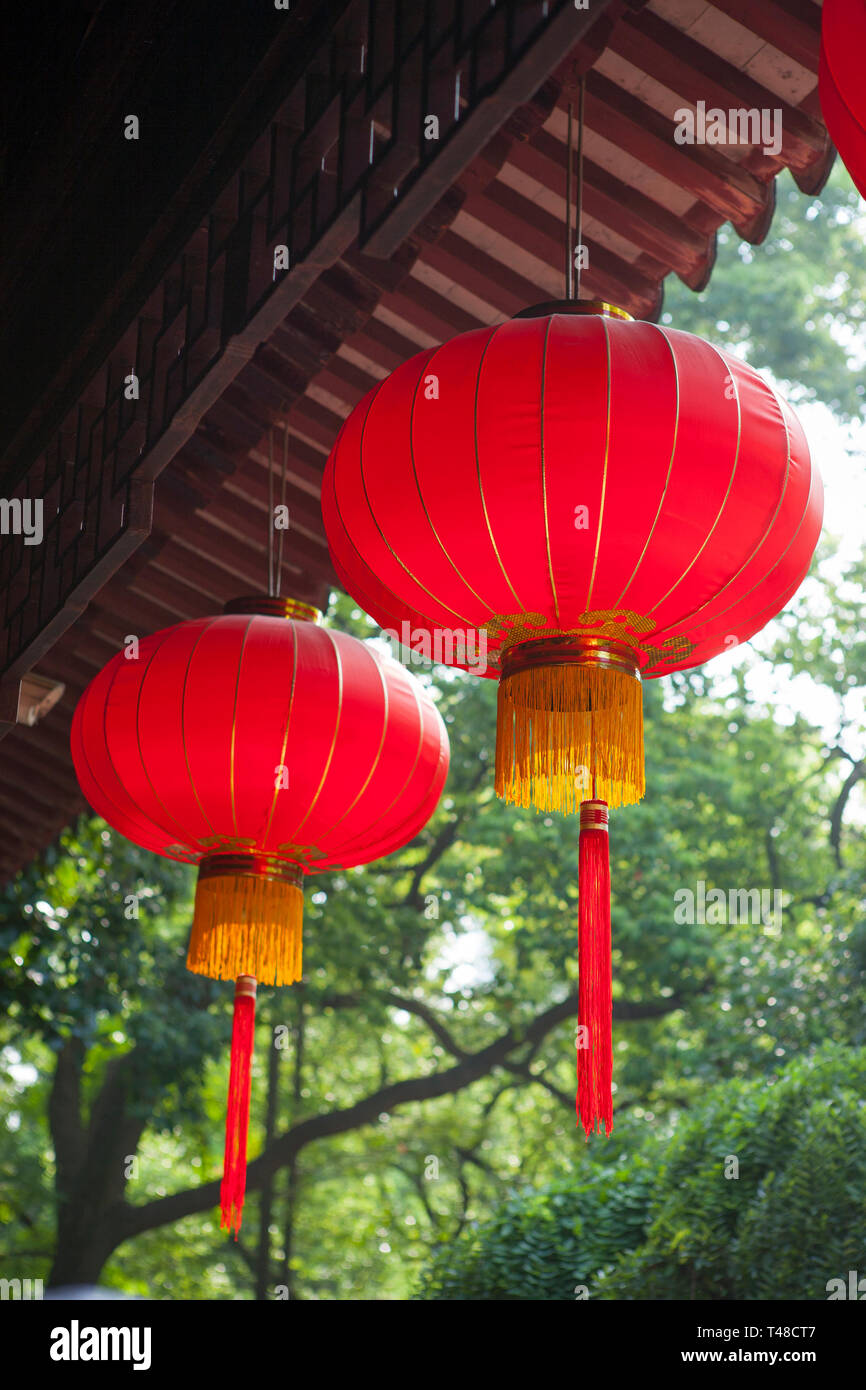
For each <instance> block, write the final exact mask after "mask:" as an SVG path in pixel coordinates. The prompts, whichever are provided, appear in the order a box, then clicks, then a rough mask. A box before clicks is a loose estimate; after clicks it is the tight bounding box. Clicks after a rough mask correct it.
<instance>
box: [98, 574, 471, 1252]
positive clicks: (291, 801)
mask: <svg viewBox="0 0 866 1390" xmlns="http://www.w3.org/2000/svg"><path fill="white" fill-rule="evenodd" d="M318 618H319V614H318V613H317V611H316V610H315V609H314V608H310V607H309V606H307V605H303V604H298V603H295V602H294V601H292V600H290V599H279V598H274V597H270V598H256V599H241V600H237V601H235V602H233V603H231V604H229V605H228V607H227V610H226V613H225V614H224V615H223V616H221V617H214V618H208V619H199V620H197V621H195V622H188V623H178V624H177V626H175V627H170V628H166V629H165V630H164V631H162V632H157V633H155V634H154V635H153V636H152V637H147V638H145V639H144V640H143V641H142V642H141V643H140V644H139V646H138V649H137V651H136V652H135V653H134V655H132V656H131V655H130V652H129V651H123V652H119V653H118V654H117V656H115V657H114V658H113V660H112V661H110V662H109V663H108V665H107V666H106V667H105V668H104V670H102V671H101V672H100V673H99V675H98V676H96V677H95V678H94V680H93V681H91V683H90V685H89V686H88V687H87V689H86V690H85V692H84V694H83V695H82V697H81V699H80V701H79V703H78V706H77V708H76V711H75V717H74V719H73V724H72V757H73V761H74V763H75V770H76V772H77V774H78V779H79V782H80V783H81V787H82V790H83V791H84V794H85V796H86V797H87V799H88V801H89V802H90V804H91V806H92V807H93V809H94V810H95V811H96V812H98V814H99V815H101V816H103V817H104V819H105V820H106V821H108V823H109V825H112V826H114V828H115V829H116V830H119V831H120V832H121V834H123V835H126V836H127V838H128V839H130V840H133V841H134V842H135V843H136V844H139V845H142V846H143V847H144V848H145V849H150V850H153V851H154V852H155V853H156V854H162V855H164V856H165V857H166V858H169V859H177V860H183V861H186V862H192V863H197V864H198V866H199V872H198V884H197V887H196V898H195V915H194V918H193V924H192V932H191V936H190V945H189V953H188V957H187V965H188V967H189V969H190V970H192V971H195V972H196V973H197V974H200V975H208V976H210V977H211V978H213V979H220V980H229V979H231V980H235V981H236V982H237V985H236V995H235V1019H234V1032H233V1037H232V1068H231V1079H230V1083H229V1106H228V1119H227V1128H226V1158H225V1174H224V1179H223V1194H222V1209H223V1224H224V1225H229V1226H234V1227H235V1229H236V1230H237V1228H239V1227H240V1222H241V1211H242V1207H243V1192H244V1181H245V1172H246V1131H247V1117H248V1113H249V1091H250V1059H251V1055H252V1040H253V1020H254V1010H255V995H256V982H257V981H261V982H263V983H265V984H277V985H283V984H291V983H293V982H294V981H296V980H299V979H300V978H301V918H302V910H303V893H302V885H303V880H304V876H305V875H306V874H315V873H323V872H325V871H326V870H329V869H336V868H341V869H345V868H350V867H352V866H353V865H357V864H365V863H368V862H369V861H370V860H373V859H378V858H380V857H382V856H383V855H386V854H390V853H391V852H392V851H393V850H395V849H398V848H400V846H401V845H404V844H406V843H407V842H408V841H409V840H411V839H412V838H413V837H414V836H415V835H416V834H417V833H418V831H419V830H420V829H421V828H422V827H423V826H424V825H425V824H426V822H427V821H428V820H429V818H430V816H431V815H432V813H433V811H434V809H435V807H436V804H437V802H438V800H439V795H440V792H441V790H442V787H443V785H444V782H445V778H446V776H447V772H448V736H447V734H446V732H445V726H444V724H443V723H442V719H441V718H440V716H439V713H438V710H437V709H436V706H435V705H434V703H433V701H432V700H431V699H430V698H429V696H428V695H427V694H426V693H425V691H424V690H423V689H422V687H421V686H420V685H419V684H418V682H417V681H416V680H415V679H414V677H413V676H411V675H410V674H409V673H408V671H406V670H404V668H403V667H402V666H400V665H399V663H397V662H396V661H393V660H392V659H391V658H390V657H387V656H381V655H379V654H378V653H376V652H375V651H374V650H373V648H371V647H370V646H368V645H366V644H365V643H363V642H359V641H358V640H357V639H356V638H354V637H349V636H347V635H346V634H345V633H341V632H333V631H331V630H330V629H328V628H324V627H319V626H318V625H317V623H318Z"/></svg>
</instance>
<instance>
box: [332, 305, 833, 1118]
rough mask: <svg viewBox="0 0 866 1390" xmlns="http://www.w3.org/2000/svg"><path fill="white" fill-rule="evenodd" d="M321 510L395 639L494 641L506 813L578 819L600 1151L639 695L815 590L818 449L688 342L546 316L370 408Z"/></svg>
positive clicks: (345, 577) (395, 383)
mask: <svg viewBox="0 0 866 1390" xmlns="http://www.w3.org/2000/svg"><path fill="white" fill-rule="evenodd" d="M322 508H323V513H324V517H325V525H326V529H327V534H328V540H329V544H330V547H331V554H332V558H333V561H334V565H335V567H336V570H337V573H338V575H339V576H340V578H341V580H342V582H343V584H344V585H345V587H346V588H347V590H348V591H349V593H351V594H352V595H353V596H354V597H355V598H356V599H357V601H358V602H359V603H361V604H362V605H363V606H364V608H365V609H366V610H367V612H368V613H370V614H371V616H372V617H374V618H375V619H376V620H377V622H379V623H380V624H381V625H382V626H383V627H384V628H386V629H389V630H393V631H395V632H396V633H397V634H398V635H401V634H402V636H403V638H404V640H406V641H407V642H408V643H409V644H410V645H412V644H416V643H417V641H418V639H419V637H425V638H426V639H427V649H428V650H431V649H435V646H436V638H437V636H438V638H439V649H440V651H441V650H442V649H443V647H444V648H445V649H446V650H450V651H452V652H454V651H455V650H456V653H457V659H456V660H454V661H453V664H455V665H460V666H463V667H464V668H465V669H473V667H472V665H471V663H470V662H469V661H467V660H466V659H465V656H466V653H467V652H469V651H472V652H474V653H476V654H481V653H483V652H484V646H485V643H486V665H485V666H484V667H483V669H482V666H481V664H477V665H476V666H475V667H474V669H476V670H478V671H479V673H480V674H483V675H486V676H489V677H496V678H498V679H499V715H498V727H497V754H496V790H497V791H498V793H499V794H500V795H501V796H503V797H504V798H505V799H506V800H507V801H512V802H516V803H518V804H520V805H522V806H527V805H533V806H535V807H536V808H537V809H539V810H545V811H547V810H551V809H555V810H559V811H562V812H565V813H570V812H576V811H577V810H578V809H580V813H581V815H580V821H581V868H582V872H581V884H580V917H581V922H580V960H579V964H580V991H579V1002H580V1007H579V1020H580V1025H581V1029H582V1030H583V1036H582V1038H581V1042H582V1043H583V1045H582V1046H581V1047H580V1050H579V1052H578V1063H579V1065H578V1071H579V1097H578V1106H579V1113H580V1116H581V1119H582V1120H583V1123H584V1126H585V1128H586V1129H587V1132H589V1130H590V1129H594V1128H595V1126H596V1123H603V1124H604V1126H605V1128H606V1129H608V1130H609V1129H610V1124H611V1100H610V1080H609V1078H610V1065H611V1064H610V1046H611V1045H610V1017H611V989H610V924H609V897H608V892H607V884H608V881H609V880H608V877H607V875H608V868H607V838H608V836H607V819H608V816H607V808H608V805H612V806H620V805H628V804H630V803H632V802H635V801H637V800H639V799H640V797H641V796H642V795H643V791H644V769H643V738H642V709H641V681H642V680H644V679H647V678H653V677H657V676H661V675H665V674H667V673H669V672H672V671H677V670H684V669H687V668H689V667H692V666H696V665H698V664H699V663H700V662H703V661H706V660H708V659H709V658H710V657H712V656H715V655H716V654H717V653H719V652H721V651H723V650H725V649H727V648H730V647H732V646H734V645H736V644H737V643H739V642H743V641H745V640H746V639H747V638H748V637H750V636H752V634H753V633H755V632H757V631H758V629H759V628H761V627H763V625H764V624H765V623H766V622H767V621H768V620H769V619H770V618H771V617H772V616H773V615H774V614H776V613H778V612H779V610H780V609H781V608H783V607H784V605H785V604H786V603H787V601H788V600H789V598H790V597H791V596H792V595H793V593H794V592H795V590H796V589H797V587H798V586H799V584H800V582H801V581H802V579H803V577H804V575H805V574H806V571H807V570H808V567H809V562H810V559H811V556H812V553H813V550H814V548H815V544H816V542H817V538H818V534H819V532H820V527H821V515H822V489H821V482H820V478H819V476H818V474H817V472H816V470H815V469H813V467H812V465H811V461H810V457H809V450H808V446H807V444H806V440H805V437H804V434H803V431H802V428H801V426H800V424H799V422H798V420H797V418H796V416H795V415H794V412H793V411H792V410H791V409H790V407H789V406H788V405H787V404H786V402H785V401H784V400H783V399H782V398H781V397H780V396H779V394H778V393H777V392H776V391H775V390H774V389H773V388H772V387H771V386H770V385H769V384H768V383H767V382H766V381H764V380H763V379H762V378H761V377H760V376H759V375H758V374H757V373H756V372H755V371H753V370H752V369H751V368H750V367H749V366H747V365H746V363H744V362H743V361H741V360H740V359H739V358H737V357H733V356H730V355H729V354H727V353H724V352H721V351H719V350H717V349H716V348H714V347H711V346H710V345H709V344H708V343H705V342H703V341H702V340H701V339H699V338H696V337H694V336H693V335H691V334H689V333H682V332H677V331H675V330H673V329H666V328H662V327H659V326H657V325H655V324H651V323H644V322H635V321H632V320H631V319H630V317H629V316H628V315H627V314H625V313H623V312H622V311H621V310H617V309H614V308H612V307H611V306H607V305H601V304H596V303H591V302H589V301H579V302H576V301H566V302H564V303H563V304H561V305H541V306H539V308H537V309H535V310H528V311H526V312H525V313H524V314H523V315H518V316H517V318H516V319H513V320H511V321H510V322H507V323H503V324H500V325H498V326H496V327H493V328H483V329H477V330H473V331H471V332H468V333H464V334H461V335H460V336H459V337H457V338H454V339H452V340H451V341H449V342H447V343H445V344H444V345H443V346H441V347H438V348H432V349H429V350H427V351H425V352H422V353H419V354H417V355H416V356H414V357H412V358H410V359H409V361H407V362H405V363H404V364H403V365H402V366H400V367H398V368H397V369H396V370H395V371H394V372H392V373H391V375H390V376H388V377H387V378H386V379H385V380H384V381H382V382H381V383H379V384H378V385H377V386H376V387H375V388H374V389H373V390H371V391H370V392H369V393H368V395H367V396H366V397H365V398H364V399H363V400H362V401H361V402H360V403H359V404H358V406H356V408H355V409H354V411H353V412H352V414H351V415H350V416H349V417H348V419H347V420H346V421H345V423H344V425H343V428H342V430H341V431H340V434H339V437H338V439H337V441H336V444H335V445H334V448H333V451H332V453H331V456H330V459H329V461H328V465H327V468H326V472H325V479H324V486H323V493H322ZM455 633H457V634H459V635H460V638H461V641H460V642H457V641H455V636H454V634H455ZM444 634H447V635H448V641H447V642H444V641H443V636H444ZM461 657H462V658H463V659H461ZM444 659H446V660H447V659H448V658H447V656H446V657H445V658H444ZM605 903H607V906H605Z"/></svg>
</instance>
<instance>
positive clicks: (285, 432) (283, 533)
mask: <svg viewBox="0 0 866 1390" xmlns="http://www.w3.org/2000/svg"><path fill="white" fill-rule="evenodd" d="M288 471H289V423H288V421H287V420H284V421H283V475H282V478H281V480H280V516H281V519H282V518H283V517H284V516H285V509H286V476H287V474H288ZM271 530H272V532H273V527H272V528H271ZM285 538H286V527H285V525H283V526H281V528H280V540H279V544H278V546H277V574H276V592H277V598H279V596H280V584H281V582H282V577H283V541H284V540H285Z"/></svg>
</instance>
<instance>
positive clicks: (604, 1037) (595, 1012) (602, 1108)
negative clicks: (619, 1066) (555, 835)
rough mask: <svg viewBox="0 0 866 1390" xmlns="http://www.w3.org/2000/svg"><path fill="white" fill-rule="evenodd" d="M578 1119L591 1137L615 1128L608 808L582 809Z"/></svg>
mask: <svg viewBox="0 0 866 1390" xmlns="http://www.w3.org/2000/svg"><path fill="white" fill-rule="evenodd" d="M578 913H579V925H578V972H579V976H580V979H579V985H578V1006H577V1021H578V1029H577V1114H578V1123H579V1124H582V1125H583V1127H584V1129H585V1131H586V1134H587V1137H589V1135H590V1134H593V1133H595V1131H596V1129H598V1130H599V1131H600V1130H601V1129H602V1127H604V1130H605V1132H606V1133H607V1134H610V1132H611V1130H612V1128H613V1096H612V1089H611V1088H612V1080H613V1042H612V1004H611V971H610V859H609V853H608V830H607V804H606V803H605V802H604V801H584V802H582V803H581V807H580V885H579V908H578Z"/></svg>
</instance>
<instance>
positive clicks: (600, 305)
mask: <svg viewBox="0 0 866 1390" xmlns="http://www.w3.org/2000/svg"><path fill="white" fill-rule="evenodd" d="M551 314H596V315H597V316H598V317H599V318H604V319H626V320H627V321H628V322H629V323H631V322H632V316H631V314H629V313H628V312H627V311H626V310H625V309H620V308H619V306H618V305H616V304H609V303H608V302H607V300H606V299H546V300H545V301H544V303H543V304H533V305H531V306H530V308H528V309H521V310H520V312H519V313H517V314H515V315H514V318H516V319H541V318H547V317H549V315H551Z"/></svg>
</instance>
